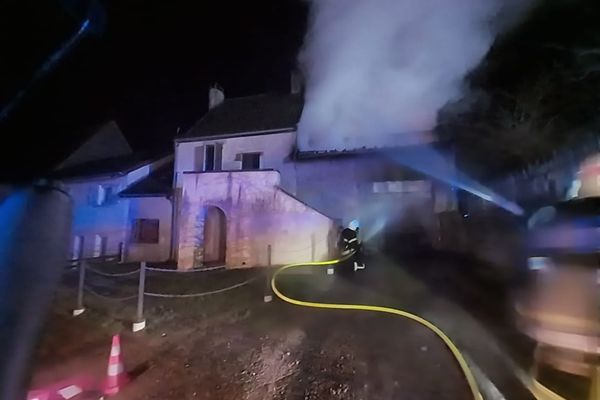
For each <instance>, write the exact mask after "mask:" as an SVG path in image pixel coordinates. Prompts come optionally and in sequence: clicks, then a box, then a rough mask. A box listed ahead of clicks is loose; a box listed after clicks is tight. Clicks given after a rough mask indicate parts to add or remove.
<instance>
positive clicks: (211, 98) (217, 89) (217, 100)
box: [208, 83, 225, 110]
mask: <svg viewBox="0 0 600 400" xmlns="http://www.w3.org/2000/svg"><path fill="white" fill-rule="evenodd" d="M224 100H225V91H224V90H223V88H222V87H221V86H219V85H218V84H217V83H213V84H212V86H211V87H210V89H208V109H209V110H212V109H213V108H215V107H216V106H218V105H219V104H221V103H222V102H223V101H224Z"/></svg>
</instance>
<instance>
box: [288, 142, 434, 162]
mask: <svg viewBox="0 0 600 400" xmlns="http://www.w3.org/2000/svg"><path fill="white" fill-rule="evenodd" d="M431 148H432V147H431V146H429V145H426V144H415V145H407V146H390V147H379V148H375V147H361V148H358V149H348V150H316V151H298V152H296V154H295V159H296V160H297V161H303V160H312V159H315V158H338V157H355V156H364V155H380V154H382V153H383V154H394V155H404V154H411V153H415V152H423V151H424V150H426V149H431Z"/></svg>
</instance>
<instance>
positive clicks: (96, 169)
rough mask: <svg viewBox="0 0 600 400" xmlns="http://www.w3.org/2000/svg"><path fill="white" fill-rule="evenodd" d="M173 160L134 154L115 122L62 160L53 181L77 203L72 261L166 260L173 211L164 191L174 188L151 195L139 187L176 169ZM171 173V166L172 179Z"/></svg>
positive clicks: (75, 204)
mask: <svg viewBox="0 0 600 400" xmlns="http://www.w3.org/2000/svg"><path fill="white" fill-rule="evenodd" d="M172 159H173V156H172V155H167V156H160V157H147V156H144V155H140V154H135V153H134V152H133V151H132V150H131V148H130V147H129V144H128V143H127V140H126V139H125V137H124V136H123V134H122V133H121V131H120V130H119V127H118V126H117V125H116V123H115V122H113V121H111V122H108V123H106V124H103V125H102V126H100V127H98V128H97V129H96V130H95V131H94V133H93V135H91V136H90V138H89V139H88V140H87V141H86V142H84V143H83V144H82V145H81V146H80V147H79V148H78V149H77V150H75V151H74V152H73V153H72V154H71V155H70V156H69V157H68V158H67V159H66V160H65V161H63V162H62V163H61V164H60V165H59V166H58V167H57V168H56V170H55V171H54V177H55V178H57V179H60V180H61V181H62V182H63V184H64V188H65V190H66V191H67V192H68V193H69V195H70V197H71V200H72V201H73V223H72V242H71V246H70V257H71V259H80V258H97V257H113V258H118V259H120V260H128V261H140V260H146V261H165V260H167V259H168V258H169V255H170V244H171V243H170V239H171V235H170V231H171V213H172V207H171V204H170V200H168V198H167V197H166V196H167V195H166V193H170V187H169V188H168V192H161V193H160V194H158V193H153V194H151V195H147V194H144V193H141V192H142V191H141V188H140V187H139V185H140V184H141V183H143V182H146V181H148V180H149V179H151V178H152V177H153V176H154V175H155V174H156V173H157V172H160V171H164V169H165V168H168V167H169V165H171V166H172ZM171 171H172V167H171V169H170V170H169V172H168V173H169V176H170V178H171V177H172V172H171ZM168 185H169V186H170V181H169V183H168ZM136 188H137V189H136ZM124 190H126V191H127V190H128V192H127V193H129V195H128V196H127V197H121V196H120V193H121V192H122V191H124ZM132 190H135V192H132Z"/></svg>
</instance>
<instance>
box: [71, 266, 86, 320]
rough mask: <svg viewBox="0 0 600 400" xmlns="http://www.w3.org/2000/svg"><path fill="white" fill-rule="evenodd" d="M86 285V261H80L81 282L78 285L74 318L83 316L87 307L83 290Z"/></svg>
mask: <svg viewBox="0 0 600 400" xmlns="http://www.w3.org/2000/svg"><path fill="white" fill-rule="evenodd" d="M84 285H85V261H84V260H80V261H79V282H78V284H77V306H76V308H75V309H74V310H73V316H74V317H76V316H78V315H81V314H83V312H84V311H85V307H84V306H83V288H84Z"/></svg>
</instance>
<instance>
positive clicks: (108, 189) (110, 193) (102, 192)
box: [90, 185, 117, 206]
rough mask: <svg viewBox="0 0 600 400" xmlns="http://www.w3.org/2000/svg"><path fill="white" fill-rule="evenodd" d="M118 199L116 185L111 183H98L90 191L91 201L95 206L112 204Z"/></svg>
mask: <svg viewBox="0 0 600 400" xmlns="http://www.w3.org/2000/svg"><path fill="white" fill-rule="evenodd" d="M116 199H117V196H116V193H115V190H114V187H113V186H110V185H96V186H95V187H93V188H92V190H91V192H90V203H91V204H92V205H94V206H104V205H107V204H112V203H114V202H115V201H116Z"/></svg>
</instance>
